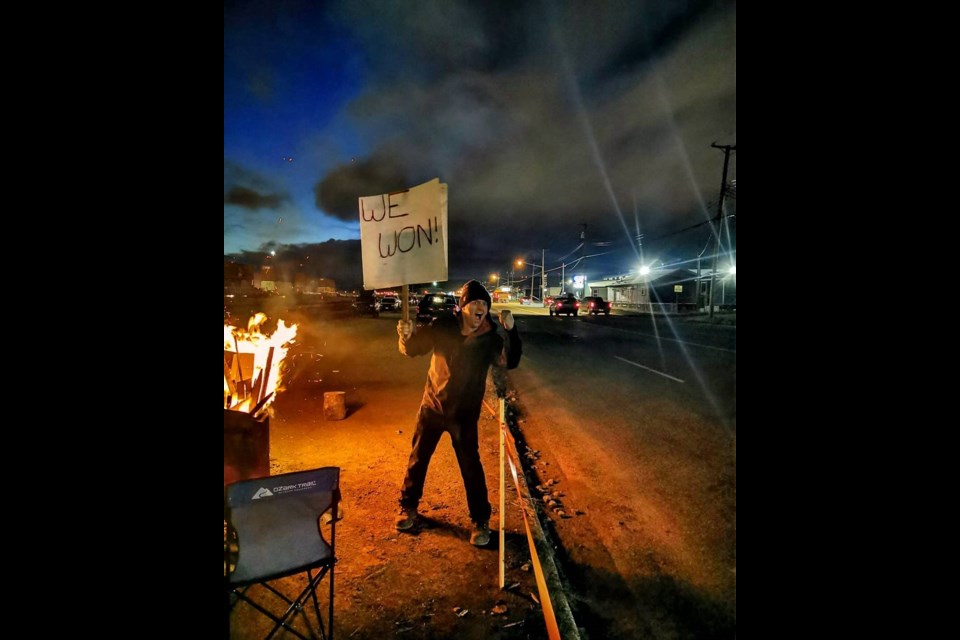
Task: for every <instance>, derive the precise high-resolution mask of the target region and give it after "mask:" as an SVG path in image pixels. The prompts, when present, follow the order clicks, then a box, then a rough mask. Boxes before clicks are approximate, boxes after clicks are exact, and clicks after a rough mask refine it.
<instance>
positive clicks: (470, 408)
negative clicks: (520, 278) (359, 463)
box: [396, 280, 522, 547]
mask: <svg viewBox="0 0 960 640" xmlns="http://www.w3.org/2000/svg"><path fill="white" fill-rule="evenodd" d="M490 304H491V302H490V294H489V293H487V290H486V289H485V288H484V287H483V285H482V284H480V283H479V282H477V281H476V280H471V281H470V282H468V283H467V284H465V285H464V286H463V290H462V293H461V295H460V304H459V308H458V310H457V311H455V312H454V313H452V314H445V315H441V316H438V317H436V318H434V319H433V321H432V322H431V323H430V324H429V325H428V326H426V327H423V328H422V329H419V330H415V329H414V325H413V323H412V322H410V321H404V320H401V321H399V322H398V323H397V333H398V334H399V335H400V341H399V342H400V345H399V346H400V353H402V354H404V355H406V356H410V357H415V356H419V355H424V354H427V353H430V352H431V351H433V355H432V357H431V359H430V371H429V372H428V374H427V383H426V385H425V387H424V390H423V400H422V401H421V402H420V412H419V414H418V416H417V428H416V432H415V433H414V435H413V447H412V450H411V451H410V460H409V463H408V465H407V473H406V476H405V477H404V479H403V487H402V489H401V490H400V515H399V516H398V517H397V521H396V527H397V530H399V531H409V530H410V529H412V528H413V526H414V524H416V520H417V506H418V505H419V503H420V498H421V497H422V496H423V484H424V481H425V480H426V477H427V467H428V466H429V464H430V458H431V457H432V456H433V452H434V451H435V450H436V448H437V444H438V443H439V442H440V437H441V436H442V435H443V433H444V432H447V433H449V434H450V439H451V441H452V443H453V450H454V451H455V452H456V454H457V462H458V463H459V465H460V474H461V475H462V476H463V486H464V488H465V489H466V492H467V506H468V508H469V510H470V519H471V520H473V522H474V524H475V525H476V529H475V530H474V531H473V533H472V534H471V535H470V543H471V544H474V545H476V546H479V547H482V546H484V545H486V544H487V543H489V542H490V529H489V526H488V525H489V521H490V501H489V500H488V499H487V483H486V478H485V477H484V474H483V466H482V465H481V463H480V450H479V442H478V437H477V422H478V420H479V419H480V409H481V403H482V402H483V394H484V391H485V390H486V380H487V372H488V371H489V369H490V366H491V365H493V366H497V367H506V368H507V369H515V368H516V367H517V365H518V364H519V363H520V355H521V353H522V346H521V343H520V333H519V331H518V330H517V327H516V325H515V323H514V320H513V315H512V314H511V313H510V312H509V311H506V310H505V311H501V312H500V325H501V326H498V325H497V324H496V323H495V322H494V320H493V317H492V316H491V315H490ZM501 517H502V515H501Z"/></svg>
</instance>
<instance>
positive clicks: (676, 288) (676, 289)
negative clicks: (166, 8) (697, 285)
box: [673, 284, 683, 293]
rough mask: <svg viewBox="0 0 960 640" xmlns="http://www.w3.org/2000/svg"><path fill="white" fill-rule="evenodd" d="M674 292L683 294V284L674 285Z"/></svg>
mask: <svg viewBox="0 0 960 640" xmlns="http://www.w3.org/2000/svg"><path fill="white" fill-rule="evenodd" d="M673 292H674V293H683V285H682V284H675V285H673Z"/></svg>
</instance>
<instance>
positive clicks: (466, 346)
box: [400, 311, 523, 422]
mask: <svg viewBox="0 0 960 640" xmlns="http://www.w3.org/2000/svg"><path fill="white" fill-rule="evenodd" d="M431 349H432V350H433V356H432V357H431V359H430V371H429V372H428V373H427V383H426V385H425V386H424V389H423V400H422V401H421V403H420V411H421V412H424V411H427V412H429V413H432V414H434V415H436V416H439V417H443V418H445V419H455V420H458V421H463V422H467V421H470V422H476V421H477V420H478V419H479V418H480V406H481V403H482V402H483V394H484V391H485V390H486V381H487V371H488V370H489V368H490V365H494V366H498V367H506V368H507V369H515V368H516V367H517V365H518V364H520V355H521V353H522V351H523V348H522V345H521V343H520V332H519V331H518V330H517V326H516V325H514V326H513V329H511V330H510V331H507V330H506V329H504V328H503V327H502V326H501V325H500V324H499V323H497V322H494V320H493V317H492V316H491V315H490V314H489V313H487V315H486V317H485V318H484V319H483V323H482V324H481V325H480V327H479V328H478V329H477V330H476V331H475V332H473V333H472V334H470V335H469V336H465V335H462V334H461V333H460V312H459V311H457V312H455V313H452V314H443V315H440V316H437V317H436V318H434V319H433V321H432V322H431V323H430V324H429V325H428V326H426V327H424V328H422V329H420V330H419V331H417V332H415V333H414V334H413V335H412V336H410V337H409V338H408V339H407V340H404V339H403V338H401V339H400V353H402V354H404V355H406V356H410V357H414V356H419V355H423V354H425V353H429V352H430V350H431Z"/></svg>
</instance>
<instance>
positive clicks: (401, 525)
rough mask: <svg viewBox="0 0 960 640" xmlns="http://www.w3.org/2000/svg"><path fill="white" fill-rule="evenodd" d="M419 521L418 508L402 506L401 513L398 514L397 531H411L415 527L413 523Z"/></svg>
mask: <svg viewBox="0 0 960 640" xmlns="http://www.w3.org/2000/svg"><path fill="white" fill-rule="evenodd" d="M416 523H417V509H416V508H415V507H414V508H413V509H408V508H407V507H400V514H399V515H398V516H397V521H396V523H395V525H396V527H397V531H409V530H410V529H413V525H415V524H416Z"/></svg>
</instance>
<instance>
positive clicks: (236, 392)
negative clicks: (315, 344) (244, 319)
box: [223, 313, 297, 413]
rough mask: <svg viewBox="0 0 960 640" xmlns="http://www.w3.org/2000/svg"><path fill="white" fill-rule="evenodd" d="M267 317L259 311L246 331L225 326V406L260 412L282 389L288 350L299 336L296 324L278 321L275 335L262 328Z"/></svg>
mask: <svg viewBox="0 0 960 640" xmlns="http://www.w3.org/2000/svg"><path fill="white" fill-rule="evenodd" d="M266 319H267V316H266V315H265V314H263V313H257V314H256V315H254V316H253V317H252V318H250V321H249V322H248V323H247V330H246V331H244V330H243V329H241V328H238V327H234V326H231V325H225V326H224V327H223V401H224V408H226V409H231V410H233V411H242V412H245V413H259V412H261V411H262V410H263V409H265V408H266V407H267V406H269V405H270V403H271V402H272V401H273V400H275V399H276V397H277V393H279V392H280V391H282V390H283V385H282V373H283V372H282V368H283V367H282V365H283V360H284V357H285V356H286V355H287V349H288V347H289V345H290V344H291V343H292V342H293V340H294V338H295V337H296V335H297V325H295V324H294V325H290V326H287V325H286V324H285V323H284V322H283V320H278V321H277V330H276V331H274V332H273V334H272V335H269V336H267V335H264V334H263V333H262V332H261V331H260V327H261V325H262V324H263V323H264V321H266Z"/></svg>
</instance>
